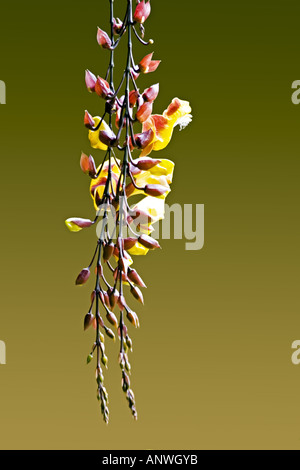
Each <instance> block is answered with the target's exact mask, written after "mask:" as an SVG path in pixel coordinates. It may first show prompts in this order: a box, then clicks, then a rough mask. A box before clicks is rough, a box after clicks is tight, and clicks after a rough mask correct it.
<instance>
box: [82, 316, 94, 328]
mask: <svg viewBox="0 0 300 470" xmlns="http://www.w3.org/2000/svg"><path fill="white" fill-rule="evenodd" d="M94 319H95V317H94V315H93V314H92V313H91V312H89V313H88V314H87V315H86V316H85V318H84V331H86V330H87V329H88V328H89V327H90V326H91V325H92V323H93V321H94Z"/></svg>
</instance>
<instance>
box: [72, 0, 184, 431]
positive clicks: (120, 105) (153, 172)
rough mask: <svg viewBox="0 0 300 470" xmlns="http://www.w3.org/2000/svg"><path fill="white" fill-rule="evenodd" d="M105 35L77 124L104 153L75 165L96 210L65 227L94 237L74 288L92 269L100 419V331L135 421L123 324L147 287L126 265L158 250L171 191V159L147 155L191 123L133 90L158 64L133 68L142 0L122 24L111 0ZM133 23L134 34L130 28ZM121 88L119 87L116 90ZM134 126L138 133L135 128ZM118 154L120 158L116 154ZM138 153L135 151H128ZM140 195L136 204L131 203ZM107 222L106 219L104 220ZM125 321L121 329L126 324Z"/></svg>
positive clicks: (176, 108)
mask: <svg viewBox="0 0 300 470" xmlns="http://www.w3.org/2000/svg"><path fill="white" fill-rule="evenodd" d="M110 12H111V13H110V25H111V33H110V35H109V34H108V33H107V32H106V31H103V30H102V29H100V28H98V30H97V41H98V44H99V45H100V46H101V47H102V48H103V49H106V50H108V51H109V53H110V63H109V67H108V70H107V73H106V75H105V77H101V76H99V75H95V74H94V73H92V72H91V71H89V70H86V73H85V82H86V87H87V90H88V91H89V92H90V93H94V94H95V95H97V96H98V97H99V98H101V100H102V102H104V113H102V116H101V117H100V116H92V115H91V114H90V113H89V112H88V111H85V114H84V125H85V126H86V128H87V129H88V137H89V141H90V144H91V147H92V148H93V149H97V151H98V150H101V151H103V152H104V158H102V163H101V164H100V165H99V166H97V165H96V163H95V159H94V157H93V156H92V155H87V154H85V153H82V155H81V158H80V167H81V169H82V171H83V173H84V174H85V175H87V176H89V178H90V179H91V182H90V195H91V197H92V200H93V204H94V208H95V210H96V217H95V218H94V220H91V219H86V218H79V217H72V218H70V219H67V220H66V225H67V227H68V228H69V230H71V231H72V232H79V231H80V230H82V229H84V228H87V227H91V226H93V225H96V227H97V235H98V242H97V246H96V249H95V250H94V253H93V256H92V259H91V262H90V263H89V264H88V266H87V267H86V268H84V269H82V270H81V272H80V273H79V275H78V276H77V278H76V285H78V286H83V285H85V284H87V283H88V282H90V278H91V274H92V273H93V270H95V276H96V281H95V286H94V288H93V290H92V293H91V301H90V307H89V309H88V313H87V314H86V315H85V318H84V330H88V329H90V328H92V329H94V330H95V332H96V339H95V342H94V343H93V346H92V349H91V352H90V354H89V355H88V357H87V363H88V364H89V363H91V362H92V361H93V360H95V361H96V381H97V398H98V400H99V402H100V406H101V412H102V415H103V418H104V420H105V422H108V420H109V410H108V394H107V391H106V388H105V387H104V374H103V370H102V369H103V367H104V368H107V365H108V358H107V356H106V354H105V336H107V337H108V338H110V339H112V340H114V341H115V340H116V339H118V340H119V344H120V353H119V364H120V368H121V377H122V389H123V391H124V394H125V395H126V399H127V401H128V404H129V408H130V410H131V413H132V415H133V417H134V418H135V419H136V418H137V410H136V403H135V396H134V393H133V391H132V389H131V379H130V375H131V365H130V362H129V352H131V351H132V340H131V338H130V336H129V332H128V328H129V327H130V325H131V326H133V327H134V328H138V327H139V325H140V321H139V318H138V315H137V314H136V313H135V311H134V310H133V309H132V307H131V305H129V304H131V300H132V301H137V302H138V303H140V304H144V296H143V293H142V289H144V288H146V285H145V282H144V281H143V279H142V277H141V276H140V274H139V273H138V272H137V271H136V270H135V269H134V268H133V266H132V264H133V259H132V256H136V255H145V254H147V253H148V252H149V251H153V250H157V249H159V248H160V245H159V243H158V242H157V240H156V239H155V238H154V237H153V236H151V234H152V232H153V230H154V228H153V224H155V223H156V222H158V221H159V220H161V219H162V218H163V217H164V201H165V198H166V196H167V195H168V193H169V192H170V190H171V188H170V185H171V183H172V179H173V171H174V163H173V162H172V161H171V160H167V159H154V158H151V157H150V156H149V155H150V153H151V152H152V151H157V150H161V149H163V148H165V147H166V146H167V145H168V143H169V142H170V140H171V137H172V134H173V130H174V128H175V126H177V125H179V126H180V128H183V127H185V126H186V125H187V124H188V123H189V122H190V120H191V114H190V113H191V108H190V106H189V103H188V102H187V101H183V100H180V99H178V98H175V99H174V100H173V101H172V103H171V104H170V106H169V107H168V108H167V109H166V110H165V111H164V113H163V114H162V115H157V114H153V107H154V104H155V100H156V99H157V97H158V94H159V84H153V85H151V86H150V87H148V88H146V89H145V90H140V89H139V88H138V85H137V79H138V77H139V75H140V74H148V73H150V72H154V71H155V70H156V69H157V67H158V66H159V64H160V61H159V60H153V53H150V54H147V55H146V56H145V57H144V58H143V59H141V60H140V62H139V63H138V64H137V65H136V63H135V62H134V56H133V49H132V36H133V34H134V35H135V36H136V38H137V40H139V41H140V42H141V43H142V44H143V45H150V44H153V41H152V40H149V41H148V42H146V41H144V39H143V38H144V34H145V27H144V24H145V22H146V20H147V18H148V17H149V15H150V13H151V5H150V0H149V1H145V0H142V1H139V0H137V4H136V7H135V9H133V0H128V2H127V9H126V14H125V16H124V21H121V20H120V19H119V18H115V17H114V2H113V0H110ZM137 26H138V27H139V29H140V34H141V35H139V33H138V31H137V29H136V27H137ZM126 35H127V38H128V40H127V57H126V63H125V67H124V70H125V71H124V74H123V77H122V79H121V81H120V83H119V85H118V87H115V84H114V79H113V76H114V74H113V71H114V67H115V65H114V64H115V51H116V49H117V46H118V44H119V42H120V40H121V39H122V38H123V37H125V36H126ZM123 87H124V92H123V93H122V92H121V90H122V89H123ZM135 126H139V129H138V131H137V132H135V130H134V127H135ZM117 152H118V153H119V154H120V157H117ZM134 152H138V155H137V156H135V157H134V156H133V153H134ZM136 195H139V196H140V198H139V202H137V203H136V204H131V203H130V198H131V197H132V196H136ZM111 221H112V224H111ZM127 325H128V326H127Z"/></svg>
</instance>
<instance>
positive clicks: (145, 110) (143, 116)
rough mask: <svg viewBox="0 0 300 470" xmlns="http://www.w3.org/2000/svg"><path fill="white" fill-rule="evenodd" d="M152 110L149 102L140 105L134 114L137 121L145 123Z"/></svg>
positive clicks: (151, 104)
mask: <svg viewBox="0 0 300 470" xmlns="http://www.w3.org/2000/svg"><path fill="white" fill-rule="evenodd" d="M152 110H153V103H152V102H151V101H147V102H146V103H144V104H142V106H141V107H140V108H139V109H138V111H137V113H136V118H137V120H138V121H139V122H141V123H143V122H145V121H147V119H148V118H149V117H150V116H151V114H152Z"/></svg>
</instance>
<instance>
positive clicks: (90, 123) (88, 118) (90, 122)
mask: <svg viewBox="0 0 300 470" xmlns="http://www.w3.org/2000/svg"><path fill="white" fill-rule="evenodd" d="M84 125H85V127H87V128H88V129H90V130H92V129H93V128H94V127H95V121H94V119H93V117H92V115H91V114H90V113H89V112H88V111H85V114H84Z"/></svg>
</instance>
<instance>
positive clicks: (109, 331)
mask: <svg viewBox="0 0 300 470" xmlns="http://www.w3.org/2000/svg"><path fill="white" fill-rule="evenodd" d="M105 333H106V334H107V336H108V337H109V338H110V339H113V340H115V339H116V337H115V335H114V333H113V331H112V330H111V329H110V328H107V327H105Z"/></svg>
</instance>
